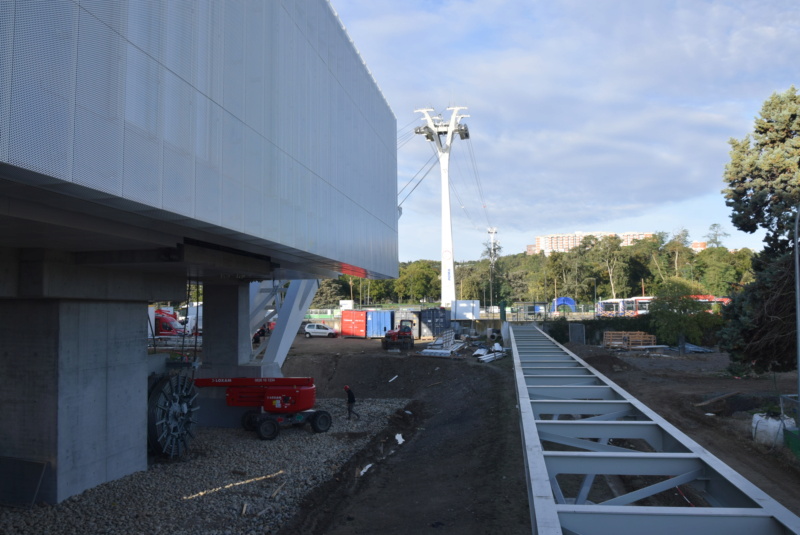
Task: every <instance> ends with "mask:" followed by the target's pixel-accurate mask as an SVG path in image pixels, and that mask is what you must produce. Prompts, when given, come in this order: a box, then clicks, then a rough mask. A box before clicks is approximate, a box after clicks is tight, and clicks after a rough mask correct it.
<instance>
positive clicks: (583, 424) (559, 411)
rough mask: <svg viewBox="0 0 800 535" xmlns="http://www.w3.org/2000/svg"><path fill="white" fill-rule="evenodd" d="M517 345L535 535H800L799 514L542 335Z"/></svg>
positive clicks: (521, 338)
mask: <svg viewBox="0 0 800 535" xmlns="http://www.w3.org/2000/svg"><path fill="white" fill-rule="evenodd" d="M510 339H511V345H512V349H513V354H514V369H515V377H516V385H517V395H518V399H519V410H520V417H521V430H522V441H523V446H524V451H525V463H526V476H527V480H528V500H529V503H530V508H531V522H532V526H533V532H534V533H535V534H538V535H560V534H564V535H598V534H600V535H605V534H614V535H628V534H630V535H634V534H635V535H639V534H642V533H647V534H648V535H674V534H676V533H677V534H680V535H701V534H702V535H706V534H711V533H725V534H727V535H731V534H741V535H755V534H758V535H787V534H800V518H798V517H797V516H795V515H794V514H792V512H791V511H789V510H788V509H786V508H785V507H783V506H782V505H780V504H779V503H777V502H776V501H775V500H773V499H772V498H770V497H769V496H767V495H766V494H765V493H764V492H762V491H761V490H760V489H758V488H757V487H756V486H755V485H753V484H752V483H750V482H749V481H747V480H746V479H745V478H744V477H742V476H741V475H740V474H739V473H737V472H736V471H734V470H733V469H731V468H730V467H728V466H727V465H726V464H724V463H723V462H722V461H720V460H719V459H717V458H716V457H714V456H713V455H712V454H711V453H709V452H708V451H706V450H705V449H704V448H702V447H701V446H700V445H699V444H697V443H696V442H694V441H693V440H692V439H690V438H689V437H688V436H686V435H685V434H683V433H682V432H681V431H679V430H678V429H677V428H676V427H674V426H673V425H671V424H670V423H668V422H667V421H666V420H664V419H663V418H661V417H660V416H659V415H658V414H656V413H655V412H653V411H652V410H650V409H649V408H647V407H646V406H645V405H644V404H642V403H641V402H639V401H638V400H636V399H635V398H633V397H632V396H631V395H630V394H628V393H627V392H625V391H624V390H622V389H621V388H620V387H618V386H617V385H615V384H614V383H612V382H611V381H609V380H608V379H607V378H606V377H605V376H603V375H602V374H600V373H599V372H598V371H597V370H595V369H594V368H592V367H591V366H589V365H588V364H586V362H584V361H583V360H581V359H580V358H578V357H577V356H576V355H575V354H573V353H571V352H570V351H569V350H567V349H566V348H564V347H563V346H561V345H560V344H558V343H557V342H555V341H554V340H553V339H552V338H550V337H549V336H547V335H546V334H544V333H543V332H542V331H541V330H540V329H538V328H537V327H535V326H532V325H531V326H512V327H511V329H510Z"/></svg>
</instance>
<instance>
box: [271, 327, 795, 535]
mask: <svg viewBox="0 0 800 535" xmlns="http://www.w3.org/2000/svg"><path fill="white" fill-rule="evenodd" d="M422 347H424V345H423V344H417V347H416V348H415V349H416V350H419V349H421V348H422ZM568 348H569V349H570V350H571V351H573V352H574V353H576V354H577V355H578V356H580V357H581V358H583V359H585V360H586V362H587V363H588V364H589V365H591V366H592V367H594V368H596V369H597V370H598V371H600V373H602V374H604V375H605V376H607V377H608V378H609V379H611V380H612V381H614V382H615V383H617V384H618V385H620V386H621V387H622V388H624V389H625V390H627V391H628V392H630V393H631V394H633V395H634V396H636V397H637V398H638V399H639V400H641V401H642V402H643V403H645V404H646V405H647V406H649V407H651V408H652V409H654V410H656V411H657V412H658V413H659V414H661V415H662V416H663V417H664V418H666V419H667V420H668V421H669V422H671V423H672V424H674V425H675V426H677V427H678V428H679V429H681V430H682V431H684V432H685V433H686V434H688V435H689V436H690V437H691V438H692V439H694V440H695V441H697V442H699V443H700V444H701V445H703V446H704V447H706V448H707V449H708V450H709V451H711V452H712V453H713V454H715V455H716V456H717V457H719V458H720V459H722V460H723V461H724V462H725V463H727V464H728V465H729V466H731V467H732V468H734V469H735V470H736V471H738V472H739V473H741V474H742V475H744V476H745V477H746V478H747V479H749V480H750V481H751V482H753V483H754V484H756V485H757V486H758V487H760V488H761V489H762V490H764V491H765V492H767V493H768V494H769V495H771V496H772V497H773V498H775V499H776V500H777V501H778V502H780V503H782V504H783V505H784V506H786V507H787V508H789V509H790V510H791V511H793V512H794V513H795V514H800V463H798V460H797V458H796V457H795V456H794V455H793V454H792V452H791V451H790V450H788V449H786V448H782V447H780V445H778V447H775V448H773V447H771V446H761V445H756V444H755V443H753V441H752V440H751V438H750V433H751V432H750V425H751V421H752V414H753V413H754V412H756V411H759V410H761V409H764V408H767V407H769V406H770V405H773V404H774V403H775V399H776V393H778V392H780V393H783V394H786V393H794V392H795V391H796V389H797V374H796V373H794V372H793V373H786V374H777V375H769V376H763V377H758V378H754V377H751V378H745V377H735V376H732V375H730V374H729V373H727V371H726V370H727V367H728V364H729V362H728V357H727V355H726V354H724V353H698V354H691V355H687V356H685V357H679V356H677V354H676V353H671V352H662V353H663V356H656V355H650V354H647V353H645V352H643V351H630V352H621V351H608V350H604V349H602V348H599V347H595V346H584V345H568ZM463 354H464V355H465V356H464V357H463V358H441V357H424V356H419V355H414V354H412V353H410V352H387V351H384V350H382V349H381V347H380V341H379V340H364V339H348V338H337V339H304V338H301V337H298V338H297V339H296V342H295V344H294V346H293V347H292V350H291V351H290V354H289V357H288V359H287V361H286V363H285V365H284V368H283V370H284V374H285V375H294V376H304V375H310V376H313V377H314V378H315V380H316V384H317V387H318V389H319V391H318V395H319V396H320V397H336V396H342V400H343V403H344V391H343V386H344V385H345V384H348V385H350V386H351V388H352V389H353V391H354V392H355V393H356V395H357V396H358V398H359V400H360V401H359V403H369V400H370V399H372V398H384V397H388V398H407V399H409V400H410V401H409V405H408V407H407V411H406V412H404V413H403V415H400V416H399V417H397V418H394V421H392V422H390V425H391V426H392V427H391V429H390V430H389V433H387V434H384V435H383V438H382V439H380V440H381V441H382V442H383V443H382V444H373V445H372V446H371V447H370V448H368V449H367V450H365V451H362V452H358V453H356V457H355V459H354V462H353V463H352V466H350V467H345V468H344V469H343V470H342V471H341V473H340V474H339V476H338V477H337V478H336V480H335V481H331V482H328V484H326V485H323V486H322V487H320V488H318V490H317V491H315V492H314V493H313V494H312V495H311V496H309V497H308V499H307V501H306V503H305V504H304V507H303V513H302V515H301V516H300V517H298V518H295V519H294V521H293V522H291V523H290V524H288V525H286V526H285V527H284V528H283V529H282V530H281V533H284V534H289V533H309V534H315V533H316V534H323V533H324V534H330V535H334V534H345V533H346V534H353V533H361V534H366V533H382V534H405V533H428V532H430V533H452V534H456V533H457V534H486V533H503V534H505V535H511V534H517V533H519V534H522V533H525V534H529V533H531V527H530V520H529V512H528V499H527V490H526V484H525V477H524V469H525V468H524V461H523V455H522V446H521V439H520V433H519V422H518V415H517V409H516V396H515V392H514V380H513V362H512V359H511V358H510V357H508V358H504V359H501V360H498V361H495V362H490V363H485V364H484V363H479V362H477V360H476V359H475V358H473V357H471V356H468V355H471V350H470V351H466V352H464V353H463ZM734 392H737V393H738V394H736V395H731V396H728V397H725V398H724V399H722V400H720V401H718V402H714V403H710V404H706V405H701V406H697V405H698V404H702V403H703V402H704V401H707V400H709V399H712V398H715V397H718V396H722V395H724V394H731V393H734ZM357 407H358V404H357V405H356V408H357ZM395 431H396V432H398V433H402V435H403V437H404V442H403V444H402V445H400V446H398V447H396V448H390V447H389V443H390V442H391V440H387V438H386V437H390V436H392V433H394V432H395ZM390 451H391V453H390ZM366 462H369V463H372V467H371V468H370V470H369V471H368V473H366V474H364V475H360V474H359V473H357V472H356V467H363V466H364V465H365V463H366Z"/></svg>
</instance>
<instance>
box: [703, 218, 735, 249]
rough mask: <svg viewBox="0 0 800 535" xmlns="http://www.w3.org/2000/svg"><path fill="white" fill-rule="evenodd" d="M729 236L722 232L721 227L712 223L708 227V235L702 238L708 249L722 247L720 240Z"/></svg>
mask: <svg viewBox="0 0 800 535" xmlns="http://www.w3.org/2000/svg"><path fill="white" fill-rule="evenodd" d="M728 236H730V234H728V233H727V232H725V231H724V230H722V225H720V224H719V223H714V224H713V225H711V226H710V227H708V234H706V235H705V236H704V237H705V239H706V242H707V243H708V246H709V247H722V238H727V237H728Z"/></svg>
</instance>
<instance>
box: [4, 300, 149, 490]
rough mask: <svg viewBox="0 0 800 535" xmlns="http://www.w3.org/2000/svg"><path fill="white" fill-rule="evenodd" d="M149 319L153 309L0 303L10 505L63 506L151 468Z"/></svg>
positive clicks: (6, 480) (66, 302) (57, 302)
mask: <svg viewBox="0 0 800 535" xmlns="http://www.w3.org/2000/svg"><path fill="white" fill-rule="evenodd" d="M146 313H147V308H146V304H145V303H107V302H98V301H95V302H92V301H73V300H50V299H47V300H1V301H0V339H1V340H3V347H2V349H1V350H0V383H1V384H2V387H0V406H2V407H3V410H2V411H0V429H4V430H6V431H8V432H4V433H3V435H2V436H3V439H2V441H0V456H2V457H7V458H10V459H11V460H10V461H6V462H5V463H4V465H3V468H5V469H6V470H8V471H9V472H8V473H7V474H0V492H1V493H2V494H3V495H4V496H9V497H10V498H11V501H12V502H17V501H20V502H26V501H28V500H34V499H35V500H37V501H45V502H48V503H58V502H61V501H62V500H65V499H66V498H68V497H70V496H72V495H74V494H78V493H80V492H83V491H84V490H86V489H89V488H92V487H94V486H96V485H99V484H101V483H105V482H107V481H112V480H114V479H118V478H120V477H122V476H124V475H127V474H130V473H133V472H136V471H139V470H145V469H146V468H147V448H146V443H145V441H143V440H142V439H143V437H146V436H147V375H146V373H147V372H146V366H145V359H146V358H147V354H146V352H147V350H146V346H145V344H143V343H142V342H143V341H144V340H146V333H145V327H146V321H145V320H146V315H145V314H146ZM37 463H46V464H45V465H44V466H45V469H44V470H45V471H44V477H43V479H42V480H41V487H40V488H39V492H38V495H31V494H29V493H35V487H33V486H31V485H32V482H31V481H25V479H26V477H25V476H29V477H33V478H35V477H36V475H37V474H36V472H37V468H36V467H37V466H39V465H38V464H37ZM4 471H5V470H4ZM5 475H15V476H17V477H15V478H9V477H4V476H5ZM18 477H22V480H20V479H17V478H18ZM18 485H19V486H18Z"/></svg>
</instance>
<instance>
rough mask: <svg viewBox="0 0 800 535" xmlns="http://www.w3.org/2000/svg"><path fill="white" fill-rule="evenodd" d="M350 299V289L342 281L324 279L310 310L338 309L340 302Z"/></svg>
mask: <svg viewBox="0 0 800 535" xmlns="http://www.w3.org/2000/svg"><path fill="white" fill-rule="evenodd" d="M349 298H350V287H349V286H348V284H347V282H345V281H343V280H340V279H323V280H321V281H320V283H319V290H317V294H316V295H315V296H314V299H313V301H311V306H310V307H309V308H336V307H338V306H339V301H340V300H342V299H349Z"/></svg>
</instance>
